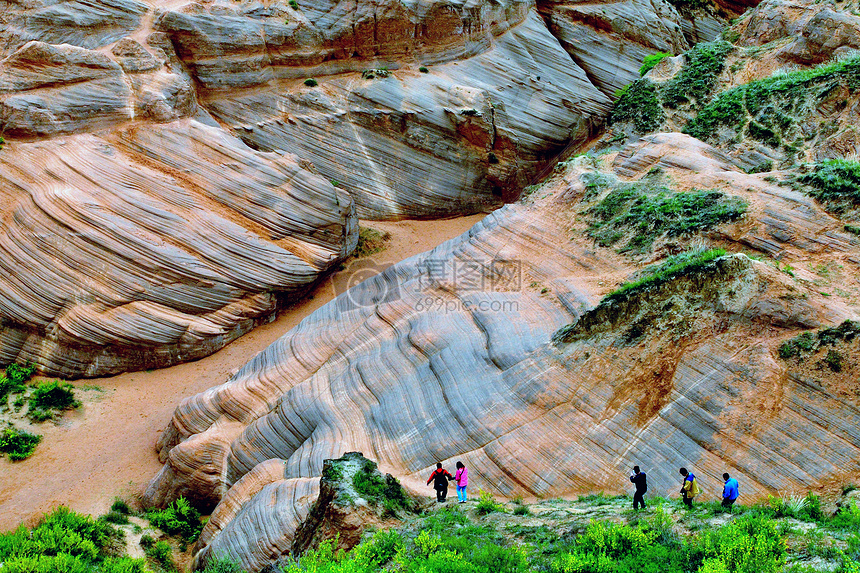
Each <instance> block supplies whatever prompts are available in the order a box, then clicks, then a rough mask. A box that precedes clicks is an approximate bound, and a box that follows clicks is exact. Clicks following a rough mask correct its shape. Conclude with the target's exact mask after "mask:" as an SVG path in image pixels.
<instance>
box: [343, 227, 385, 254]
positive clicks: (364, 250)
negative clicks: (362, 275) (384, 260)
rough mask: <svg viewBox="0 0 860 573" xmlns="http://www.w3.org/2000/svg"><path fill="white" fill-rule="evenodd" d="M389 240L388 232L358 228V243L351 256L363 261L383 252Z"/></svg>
mask: <svg viewBox="0 0 860 573" xmlns="http://www.w3.org/2000/svg"><path fill="white" fill-rule="evenodd" d="M389 239H391V233H389V232H388V231H378V230H376V229H374V228H372V227H359V228H358V243H357V244H356V246H355V250H354V251H353V252H352V256H353V257H355V258H356V259H363V258H365V257H369V256H370V255H375V254H376V253H379V252H381V251H384V250H385V247H386V246H387V242H388V240H389Z"/></svg>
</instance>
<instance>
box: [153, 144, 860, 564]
mask: <svg viewBox="0 0 860 573" xmlns="http://www.w3.org/2000/svg"><path fill="white" fill-rule="evenodd" d="M591 162H592V160H591V159H588V158H582V159H578V160H576V161H573V162H572V163H570V164H569V165H568V166H567V168H566V169H564V170H562V171H560V172H559V173H557V175H556V176H555V179H554V180H553V181H552V182H551V183H549V184H547V186H545V187H544V188H543V189H542V190H540V191H539V192H536V193H535V194H534V195H532V196H533V197H536V198H535V199H530V200H528V201H526V202H523V203H519V204H516V205H511V206H508V207H505V208H503V209H502V210H500V211H497V212H495V213H494V214H492V215H490V216H488V217H487V218H486V219H485V220H484V221H482V222H481V223H479V224H478V225H477V226H476V227H475V228H473V229H472V230H471V231H469V232H468V233H467V234H465V235H463V236H461V237H459V238H458V239H455V240H452V241H449V242H448V243H445V244H443V245H441V246H439V247H438V248H437V249H435V250H433V251H431V252H428V253H425V254H423V255H419V256H417V257H413V258H412V259H408V260H406V261H403V262H402V263H400V264H398V265H395V266H394V267H392V268H390V269H389V270H388V271H386V272H384V273H382V274H380V275H378V276H376V277H375V278H373V279H371V280H368V281H366V282H364V283H362V284H361V285H359V286H358V287H356V288H354V289H353V290H351V291H350V292H348V293H346V294H344V295H342V296H341V297H339V298H337V299H336V300H334V301H332V302H331V303H329V304H328V305H326V306H325V307H322V308H320V309H319V310H318V311H317V312H315V313H314V314H313V315H311V316H310V317H308V318H307V319H306V320H305V321H303V322H302V323H301V324H300V325H299V326H298V327H296V329H294V330H293V331H291V332H290V333H288V334H287V335H285V336H284V337H283V338H282V339H280V340H279V341H277V342H276V343H274V344H273V345H272V346H271V347H269V348H268V349H267V350H266V351H265V352H263V353H261V354H260V355H258V356H257V357H255V358H254V359H253V360H251V361H250V362H249V363H248V364H247V365H246V366H245V367H244V368H242V369H241V370H240V371H239V372H238V373H237V374H236V375H235V376H233V377H232V378H231V379H230V380H228V381H227V382H226V383H225V384H223V385H222V386H219V387H216V388H212V389H210V390H208V391H207V392H205V393H202V394H199V395H197V396H194V397H191V398H189V399H188V400H186V401H185V402H183V403H182V404H181V405H180V406H179V407H178V408H177V410H176V413H175V415H174V418H173V421H172V422H171V423H170V424H169V426H168V428H167V429H166V431H165V432H164V434H163V435H162V438H161V441H160V442H159V449H160V451H161V455H162V458H163V459H164V460H165V466H164V468H163V469H162V471H161V472H160V473H159V475H158V476H156V478H155V479H154V480H153V481H152V482H151V483H150V486H149V488H148V490H147V493H146V499H147V501H148V502H150V503H153V504H156V505H159V504H163V503H166V502H167V501H169V500H170V499H173V498H175V497H176V496H178V495H187V496H188V495H190V496H197V498H196V499H197V501H198V502H200V503H202V504H207V503H208V504H213V505H214V504H217V503H218V501H219V500H220V499H222V498H224V496H225V495H226V496H227V498H229V496H230V494H229V493H228V492H230V491H231V488H233V487H236V485H237V484H240V483H242V480H243V479H244V477H243V476H246V475H249V474H250V473H252V472H254V471H255V468H257V467H260V464H268V463H270V462H269V461H268V460H271V459H276V458H277V459H283V460H285V474H284V475H285V476H288V477H289V478H292V479H306V478H308V477H310V476H316V475H319V474H320V473H321V472H322V471H323V460H324V459H326V458H332V457H333V456H334V455H337V451H338V450H343V449H349V448H354V449H360V450H362V451H373V452H375V454H374V457H377V458H378V459H379V461H380V466H381V467H382V468H383V470H384V471H388V472H390V473H392V474H393V475H396V476H398V477H399V478H400V479H401V480H402V481H403V482H404V484H405V485H407V486H409V487H411V488H413V489H415V490H417V491H427V490H426V486H424V480H425V479H426V477H427V476H428V475H429V473H430V471H431V470H432V468H433V466H434V464H435V462H436V461H442V462H443V463H444V464H445V465H446V466H450V465H452V464H453V462H454V461H456V460H462V461H463V462H464V463H465V464H466V465H467V466H468V467H469V468H470V487H471V488H478V487H480V488H482V489H484V490H487V491H490V492H493V493H496V494H499V495H504V496H516V495H523V496H548V497H553V496H559V495H569V494H574V493H577V492H582V491H593V490H606V491H612V490H615V489H618V490H620V489H623V488H624V487H625V483H626V479H625V478H624V477H622V478H621V479H619V480H617V482H613V481H611V480H610V481H607V478H606V476H607V475H613V474H614V473H618V474H619V475H621V476H626V474H627V470H628V468H629V467H631V466H632V465H633V464H638V465H640V466H642V467H643V468H649V478H650V484H651V486H652V488H651V489H653V490H655V491H658V492H660V493H663V494H667V493H674V492H675V491H676V485H677V484H676V481H677V480H676V478H677V468H678V467H679V466H687V467H690V466H692V467H694V468H695V469H696V474H697V475H698V476H699V480H700V481H701V483H702V485H703V488H704V489H705V491H708V492H717V491H719V488H720V486H721V483H722V480H721V478H720V475H721V474H722V472H723V471H729V472H730V473H731V474H732V475H733V476H735V475H736V476H738V477H740V478H741V479H742V480H743V483H744V484H745V492H746V494H747V495H749V496H751V497H755V496H764V495H765V494H767V493H769V492H773V491H774V490H786V489H795V488H797V489H801V488H802V489H805V488H810V487H816V485H818V484H820V483H822V481H823V480H829V479H838V476H844V475H845V473H846V472H857V471H860V467H858V466H857V463H856V460H857V459H858V455H860V434H858V432H857V427H858V422H860V402H858V400H857V396H856V394H855V393H854V392H853V391H851V390H850V388H852V387H853V388H854V390H856V372H857V370H856V369H857V367H858V366H857V365H856V364H854V363H853V362H852V363H851V366H850V368H846V369H845V370H843V371H842V372H841V373H839V374H833V373H832V372H820V371H818V372H817V371H816V370H815V369H814V368H813V367H812V366H811V364H804V363H794V362H788V361H785V360H783V359H781V358H779V355H778V351H777V349H778V347H779V346H780V344H781V343H782V342H783V341H785V340H786V339H787V338H790V337H792V336H794V335H795V334H796V333H797V332H799V331H803V330H804V329H809V328H820V327H822V326H826V325H830V324H837V323H840V322H842V321H843V320H844V319H846V318H853V317H854V316H855V311H854V310H853V309H852V308H850V307H849V306H848V303H847V302H845V303H841V302H834V300H833V299H832V298H831V297H826V296H824V295H822V294H820V292H821V287H820V286H816V285H814V284H813V281H812V279H809V278H808V277H809V276H810V275H812V274H814V273H812V271H807V270H802V269H801V263H800V261H802V260H804V259H805V258H806V257H809V256H811V255H813V254H814V255H815V256H817V257H826V259H827V260H828V261H831V262H832V265H833V266H832V268H833V269H834V271H833V272H836V269H837V265H841V267H839V269H841V270H839V271H838V272H839V273H845V274H844V275H842V274H840V275H839V276H840V277H843V276H844V280H843V279H840V278H837V277H836V276H833V277H832V279H833V280H835V281H840V284H841V285H843V286H845V288H847V289H849V291H850V292H848V291H846V296H848V297H851V296H855V294H856V293H858V292H860V285H858V284H857V283H856V281H853V279H850V278H849V277H853V276H854V273H856V272H857V270H858V269H857V267H858V264H860V257H858V249H860V243H858V241H857V239H856V238H854V237H853V236H851V235H849V234H847V233H845V232H843V231H842V225H841V224H840V222H839V221H837V220H835V219H833V218H832V217H831V216H830V215H828V214H827V213H825V212H824V211H822V210H821V208H820V207H819V206H817V205H816V204H815V202H814V201H812V200H811V199H809V198H807V197H805V196H803V195H802V194H800V193H798V192H795V191H791V190H787V189H785V188H781V187H778V186H776V185H772V184H769V183H767V182H766V181H764V180H763V179H761V178H759V177H757V176H752V175H747V174H745V173H743V172H740V171H738V170H736V169H735V168H734V167H732V166H731V164H730V163H729V162H728V161H727V158H726V156H725V155H723V154H721V153H720V152H718V151H716V150H714V149H713V148H710V147H709V146H707V145H705V144H702V143H701V142H698V141H696V140H694V139H692V138H689V137H687V136H682V135H679V134H661V135H657V136H650V137H647V138H644V139H643V140H642V141H640V142H639V143H637V144H636V145H632V146H630V147H628V148H626V149H625V150H624V151H623V152H622V153H619V154H617V155H616V156H611V157H609V158H607V159H606V160H605V163H604V165H606V168H607V169H609V170H611V171H612V172H613V173H614V175H615V176H617V177H622V178H624V179H628V178H634V179H639V178H642V177H645V176H646V174H648V173H649V172H660V171H663V172H665V173H666V175H667V176H668V177H669V178H670V179H671V180H672V181H674V182H675V184H676V185H679V186H681V187H682V188H698V189H713V188H719V189H725V190H730V192H731V193H733V194H735V195H738V196H741V197H743V198H744V199H745V200H746V201H748V202H749V209H748V211H747V216H746V218H745V219H742V220H741V221H739V222H737V223H734V224H732V225H724V226H722V227H719V228H717V229H715V230H713V231H711V232H709V233H708V234H707V235H706V239H705V240H707V241H711V242H715V243H718V244H721V245H724V246H726V247H727V248H733V249H735V250H740V249H754V250H755V251H757V252H759V253H762V254H764V255H765V256H767V257H779V258H780V260H781V263H779V265H777V266H776V267H775V266H774V265H772V264H769V263H766V262H757V261H753V260H751V259H749V258H747V257H746V256H744V255H735V256H731V257H727V258H725V259H721V260H719V261H718V262H717V263H714V264H713V265H712V266H711V267H708V268H706V269H704V270H702V271H699V272H697V273H693V274H689V275H681V276H679V277H677V278H673V279H672V280H669V281H668V282H663V283H661V284H659V285H658V286H655V287H653V288H651V289H650V290H640V291H637V293H635V294H631V295H630V298H629V299H628V302H627V303H624V304H616V305H609V306H606V305H598V304H597V303H598V302H599V301H600V299H601V297H602V295H604V294H606V293H607V292H608V291H610V290H613V289H614V288H615V285H617V284H618V283H619V282H622V281H624V280H626V279H627V278H632V277H634V276H635V274H633V273H634V271H635V269H637V268H638V267H640V266H641V264H642V263H636V262H635V260H633V259H630V258H626V257H623V256H621V255H619V254H617V253H615V252H614V251H611V250H609V249H605V248H602V247H599V246H596V245H595V244H594V243H592V242H591V241H590V240H586V239H584V233H585V232H586V231H587V229H588V223H587V219H588V217H589V216H590V215H589V212H590V211H589V209H591V208H592V207H593V206H594V205H595V201H597V200H598V199H599V197H598V198H595V196H594V195H593V191H592V190H593V189H594V185H593V184H592V183H590V182H593V181H594V179H592V177H591V175H588V174H589V173H592V172H593V170H594V167H593V164H592V163H591ZM592 174H593V173H592ZM589 185H590V187H587V186H589ZM607 192H608V191H607V190H606V189H603V190H602V191H599V193H603V194H605V193H607ZM571 237H573V238H572V239H571ZM690 240H691V239H690V238H689V237H688V238H686V239H684V238H681V239H675V240H672V241H668V242H666V241H664V242H662V243H660V244H659V245H656V246H655V253H656V254H655V256H660V255H659V253H661V252H662V253H666V252H677V250H681V249H683V248H684V245H685V244H689V241H690ZM699 240H702V239H699ZM783 265H793V269H794V270H793V271H792V274H793V276H792V275H790V274H789V273H787V272H783V270H781V269H782V268H783ZM777 267H779V268H777ZM789 268H792V267H789ZM804 269H805V268H804ZM807 281H809V282H807ZM825 294H827V293H825ZM846 300H847V299H846ZM571 323H573V324H575V325H576V324H581V325H582V326H581V327H580V328H581V332H578V333H577V335H576V336H571V337H562V338H559V337H556V343H552V342H551V341H552V338H553V335H554V334H555V333H556V332H558V331H559V330H560V329H561V328H562V327H564V326H565V325H568V324H571ZM589 325H591V326H589ZM574 328H576V327H574ZM858 343H860V341H854V342H852V343H850V344H853V345H856V344H858ZM845 344H849V343H845ZM853 348H854V347H853V346H852V347H851V348H848V347H847V346H846V347H845V348H843V349H842V351H843V352H846V353H848V352H853V351H854V350H853ZM852 385H853V386H852ZM821 443H827V444H828V447H827V448H819V447H817V444H821ZM850 460H854V461H850ZM227 498H225V499H227ZM264 506H265V507H268V506H269V503H267V502H266V503H264V502H262V501H258V500H257V498H256V497H255V498H253V499H252V500H251V501H248V502H247V503H246V504H245V506H243V507H248V508H249V511H251V509H250V508H255V509H254V511H260V512H262V513H260V514H259V515H258V516H257V517H256V519H258V520H259V522H258V525H256V526H254V527H253V528H251V529H248V528H247V527H246V526H245V525H243V526H242V527H244V528H245V529H244V530H243V532H242V534H241V535H240V534H238V533H236V534H235V535H236V539H235V540H231V539H232V535H233V534H228V533H227V531H226V529H224V530H222V532H221V533H220V534H219V535H218V536H217V537H216V538H215V539H217V540H218V541H217V543H221V544H222V545H220V546H221V547H226V546H228V545H230V544H232V543H244V541H241V538H243V537H244V538H247V537H250V538H254V537H256V536H257V535H258V532H259V531H262V530H263V529H264V528H268V527H273V528H274V527H279V526H280V524H281V523H282V521H281V520H280V518H279V517H277V515H275V514H277V512H278V511H281V510H280V509H277V508H274V507H273V508H271V509H265V510H264V509H261V508H262V507H264ZM215 511H216V513H217V512H218V509H216V510H215ZM267 511H270V512H273V517H271V518H269V517H267V515H266V512H267ZM244 523H247V521H245V522H243V524H244ZM238 528H239V526H237V531H238ZM293 531H294V530H293V529H289V528H287V529H285V530H283V532H282V534H283V535H284V536H285V537H290V536H292V535H293ZM249 532H250V533H249ZM215 542H216V541H212V542H211V543H215ZM257 554H258V555H260V553H259V552H258V553H257Z"/></svg>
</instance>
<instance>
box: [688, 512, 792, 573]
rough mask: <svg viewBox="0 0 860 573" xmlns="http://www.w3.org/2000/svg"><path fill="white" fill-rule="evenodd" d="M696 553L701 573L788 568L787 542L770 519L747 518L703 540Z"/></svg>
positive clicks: (762, 572)
mask: <svg viewBox="0 0 860 573" xmlns="http://www.w3.org/2000/svg"><path fill="white" fill-rule="evenodd" d="M693 553H694V554H695V558H697V559H701V560H702V563H703V568H702V569H700V572H701V571H713V572H716V571H726V572H728V573H735V572H737V573H776V572H777V571H781V569H782V566H783V565H784V564H785V540H784V539H783V538H782V536H780V535H779V533H778V532H777V530H776V526H775V524H774V523H773V521H771V520H770V519H768V518H766V517H763V516H746V515H745V516H742V517H739V518H738V519H735V520H734V521H732V522H731V523H729V524H728V525H726V526H724V527H722V528H720V529H717V530H715V531H709V532H707V533H705V534H703V535H702V536H700V538H699V539H698V540H697V545H696V547H695V548H694V551H693Z"/></svg>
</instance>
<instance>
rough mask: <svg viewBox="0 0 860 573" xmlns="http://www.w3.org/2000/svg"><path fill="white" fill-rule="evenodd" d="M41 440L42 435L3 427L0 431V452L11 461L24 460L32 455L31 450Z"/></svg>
mask: <svg viewBox="0 0 860 573" xmlns="http://www.w3.org/2000/svg"><path fill="white" fill-rule="evenodd" d="M41 441H42V436H38V435H35V434H31V433H29V432H25V431H23V430H18V429H16V428H4V429H3V431H2V432H0V452H2V453H4V454H6V455H7V456H9V459H10V460H12V461H16V462H17V461H20V460H25V459H27V458H29V457H30V456H31V455H33V450H35V449H36V446H38V445H39V442H41Z"/></svg>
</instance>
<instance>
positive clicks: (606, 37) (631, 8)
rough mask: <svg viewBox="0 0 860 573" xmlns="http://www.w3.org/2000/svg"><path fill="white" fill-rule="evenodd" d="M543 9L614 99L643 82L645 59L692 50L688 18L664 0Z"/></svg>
mask: <svg viewBox="0 0 860 573" xmlns="http://www.w3.org/2000/svg"><path fill="white" fill-rule="evenodd" d="M538 6H539V7H540V10H541V14H542V15H543V17H544V18H545V19H546V21H547V24H548V25H549V28H550V30H551V31H552V33H553V34H554V35H555V36H556V37H557V38H558V39H559V41H560V42H561V44H562V46H564V48H565V50H567V52H568V53H569V54H570V56H571V58H573V60H574V61H575V62H576V63H577V64H579V65H580V66H582V68H583V69H584V70H585V71H586V73H587V74H588V77H589V78H590V79H591V80H592V81H593V82H594V85H595V86H597V87H598V88H599V89H600V90H601V91H602V92H603V93H605V94H606V95H607V96H610V97H611V96H612V95H613V94H614V93H615V91H616V90H618V89H619V88H621V87H623V86H625V85H627V84H629V83H630V82H632V81H634V80H636V79H638V78H639V67H640V66H641V65H642V59H643V58H644V57H645V56H648V55H651V54H653V53H655V52H668V53H671V54H678V53H681V52H684V51H685V50H686V49H687V48H689V47H690V44H689V43H688V42H687V39H686V38H685V37H684V34H683V30H682V28H681V22H682V20H683V18H682V17H681V15H680V14H679V13H678V11H677V10H676V9H675V8H674V7H673V6H672V5H671V4H669V3H668V2H664V1H663V0H629V1H623V2H591V3H589V2H563V1H558V2H553V1H543V2H538ZM712 39H713V37H707V36H705V37H701V38H697V39H696V40H697V41H699V40H702V41H707V40H712Z"/></svg>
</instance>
